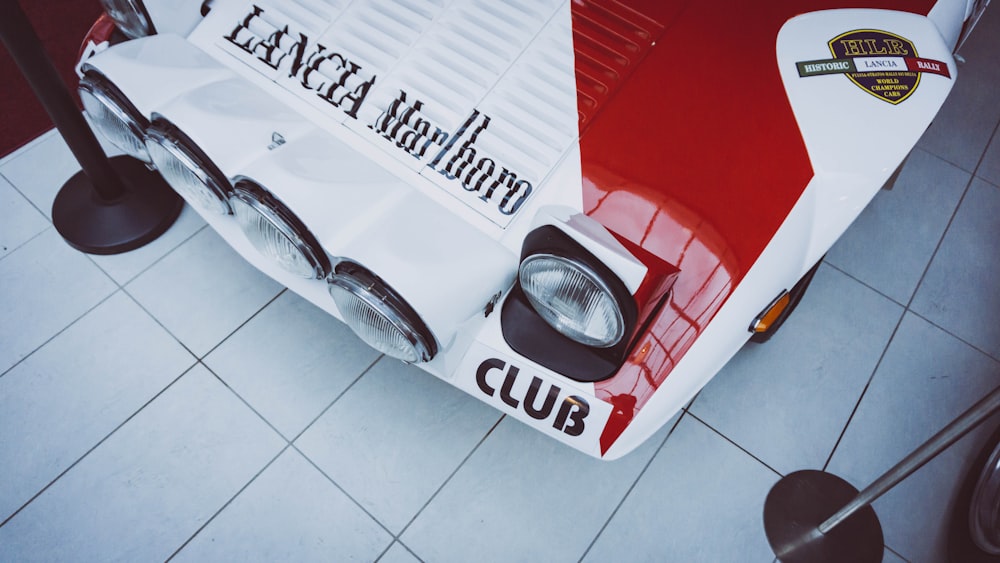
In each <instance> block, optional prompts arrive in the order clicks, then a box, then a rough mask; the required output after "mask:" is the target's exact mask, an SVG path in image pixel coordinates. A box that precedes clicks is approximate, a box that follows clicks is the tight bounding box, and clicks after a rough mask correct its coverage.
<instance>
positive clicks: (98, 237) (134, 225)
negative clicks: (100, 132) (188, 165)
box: [52, 156, 184, 254]
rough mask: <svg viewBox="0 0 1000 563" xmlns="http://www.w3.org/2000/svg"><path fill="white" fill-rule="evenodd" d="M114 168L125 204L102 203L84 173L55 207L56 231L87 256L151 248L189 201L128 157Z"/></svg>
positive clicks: (71, 182) (66, 188) (118, 159)
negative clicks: (122, 185)
mask: <svg viewBox="0 0 1000 563" xmlns="http://www.w3.org/2000/svg"><path fill="white" fill-rule="evenodd" d="M110 162H111V167H112V168H114V169H115V171H116V172H117V173H118V175H119V176H120V177H121V180H122V184H124V185H125V193H124V194H123V195H122V196H121V197H120V198H118V199H115V200H114V201H102V200H101V199H100V197H99V196H98V195H97V192H96V191H95V190H94V186H93V184H92V183H91V182H90V178H88V177H87V175H86V174H85V173H83V172H82V171H81V172H77V173H76V174H75V175H74V176H73V177H72V178H70V179H69V181H67V182H66V183H65V184H63V187H62V188H61V189H60V190H59V193H58V194H56V200H55V202H54V203H53V204H52V223H53V224H55V227H56V230H57V231H59V234H60V235H62V237H63V239H65V240H66V242H67V243H68V244H69V245H70V246H72V247H73V248H75V249H77V250H79V251H81V252H86V253H88V254H119V253H122V252H127V251H129V250H133V249H136V248H139V247H140V246H143V245H145V244H147V243H149V242H152V241H153V240H155V239H156V237H158V236H160V235H161V234H163V232H164V231H166V230H167V229H168V228H169V227H170V225H172V224H173V223H174V220H176V219H177V216H178V215H179V214H180V212H181V209H182V208H183V207H184V200H183V199H181V197H180V196H178V195H177V193H176V192H174V191H173V190H172V189H170V186H168V185H167V183H166V182H165V181H164V180H163V178H162V177H161V176H160V175H159V174H158V173H157V172H155V171H152V170H149V169H148V168H146V165H145V164H143V163H142V162H140V161H138V160H136V159H134V158H132V157H129V156H118V157H115V158H112V159H110Z"/></svg>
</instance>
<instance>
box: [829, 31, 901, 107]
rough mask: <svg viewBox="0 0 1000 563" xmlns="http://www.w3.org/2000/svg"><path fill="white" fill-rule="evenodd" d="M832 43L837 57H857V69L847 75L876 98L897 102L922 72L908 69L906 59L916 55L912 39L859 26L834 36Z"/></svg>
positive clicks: (855, 64) (830, 42)
mask: <svg viewBox="0 0 1000 563" xmlns="http://www.w3.org/2000/svg"><path fill="white" fill-rule="evenodd" d="M829 45H830V53H831V54H832V55H833V57H834V58H836V59H846V58H853V59H854V67H855V69H856V71H857V72H849V73H847V77H848V78H849V79H850V80H851V82H853V83H855V84H857V85H858V87H859V88H861V89H863V90H865V91H866V92H868V93H869V94H871V95H873V96H875V97H876V98H879V99H881V100H885V101H887V102H889V103H890V104H898V103H900V102H902V101H903V100H905V99H906V98H909V97H910V95H911V94H913V92H914V91H915V90H916V89H917V86H918V85H919V84H920V73H919V72H914V71H911V70H909V69H908V68H907V65H906V61H905V60H904V58H916V57H917V47H916V46H915V45H914V44H913V42H912V41H910V40H909V39H905V38H903V37H900V36H898V35H895V34H893V33H888V32H886V31H878V30H874V29H859V30H856V31H849V32H847V33H844V34H841V35H838V36H837V37H834V38H833V39H831V40H830V41H829Z"/></svg>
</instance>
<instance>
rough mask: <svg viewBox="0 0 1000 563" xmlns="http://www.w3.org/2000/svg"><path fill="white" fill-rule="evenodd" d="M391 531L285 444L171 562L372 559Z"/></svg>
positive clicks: (390, 540) (389, 537)
mask: <svg viewBox="0 0 1000 563" xmlns="http://www.w3.org/2000/svg"><path fill="white" fill-rule="evenodd" d="M390 543H392V536H391V535H390V534H389V533H388V532H387V531H385V529H384V528H382V527H381V526H379V525H378V523H377V522H375V521H374V520H372V518H371V517H370V516H368V515H367V514H365V513H364V511H363V510H361V508H359V507H358V505H356V504H354V502H352V501H351V500H350V499H349V498H347V496H346V495H344V493H343V492H341V490H340V489H338V488H337V487H336V486H334V484H333V483H331V482H330V481H329V480H328V479H327V478H326V477H324V476H323V474H322V473H320V472H319V471H317V470H316V468H315V467H313V466H312V465H310V464H309V462H308V461H306V460H305V458H303V457H302V455H301V454H299V453H298V452H297V451H295V450H294V449H291V448H289V449H288V450H286V451H285V452H284V453H282V454H281V456H280V457H279V458H278V459H277V460H275V462H274V463H273V464H272V465H271V466H269V467H268V468H267V469H266V470H264V472H263V473H261V474H260V476H258V477H257V479H255V480H254V482H253V483H250V485H249V486H248V487H247V488H246V489H245V490H244V491H243V492H241V493H240V495H239V496H238V497H236V499H235V500H233V502H232V503H231V504H230V505H229V506H227V507H226V509H225V510H223V511H222V512H221V513H220V514H219V515H218V516H217V517H216V518H215V519H214V520H212V521H211V522H210V523H209V524H208V526H206V527H205V529H203V530H202V531H201V532H200V533H199V534H198V535H197V536H195V538H194V539H193V540H192V541H191V543H189V544H187V545H186V546H185V547H184V549H183V550H181V551H180V553H178V554H177V557H176V558H174V559H173V561H374V560H375V559H376V558H377V557H378V556H379V554H381V553H382V552H383V551H385V549H386V548H387V547H388V546H389V544H390Z"/></svg>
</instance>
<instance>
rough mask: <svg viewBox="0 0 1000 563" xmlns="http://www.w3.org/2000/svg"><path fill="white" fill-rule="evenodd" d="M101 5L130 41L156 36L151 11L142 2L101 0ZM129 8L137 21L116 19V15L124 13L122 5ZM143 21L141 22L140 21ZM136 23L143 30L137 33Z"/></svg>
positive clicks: (140, 0)
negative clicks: (150, 15)
mask: <svg viewBox="0 0 1000 563" xmlns="http://www.w3.org/2000/svg"><path fill="white" fill-rule="evenodd" d="M99 1H100V3H101V8H102V9H103V10H104V13H106V14H108V17H110V18H111V20H112V21H114V22H115V27H117V28H118V30H119V31H121V32H122V34H123V35H125V37H127V38H129V39H139V38H140V37H147V36H149V35H156V26H155V25H154V24H153V18H151V17H149V10H147V9H146V4H145V3H143V1H142V0H99ZM123 3H124V4H125V5H126V6H127V10H128V12H130V13H131V14H132V15H133V16H135V18H136V21H127V20H122V19H120V18H116V17H115V14H119V13H122V12H123V10H122V9H121V8H122V7H123V6H122V4H123ZM138 20H141V21H138ZM136 23H138V26H139V27H141V28H142V29H141V30H139V31H140V32H139V33H137V29H136Z"/></svg>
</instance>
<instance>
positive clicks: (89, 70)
mask: <svg viewBox="0 0 1000 563" xmlns="http://www.w3.org/2000/svg"><path fill="white" fill-rule="evenodd" d="M82 72H83V76H82V77H80V82H79V85H78V86H77V95H78V96H79V97H80V102H81V103H83V104H84V106H85V107H86V104H85V103H84V100H83V95H84V94H85V93H86V94H89V95H90V96H92V97H93V98H94V99H95V100H96V101H97V102H98V103H100V104H101V105H102V106H104V107H105V108H107V109H108V110H109V111H110V112H111V113H112V114H113V115H114V116H115V117H117V118H118V119H119V120H120V121H121V122H122V123H124V124H125V125H126V126H127V127H128V129H129V131H130V132H131V133H132V134H133V135H135V137H136V139H137V140H138V141H139V142H138V146H139V147H141V150H142V154H135V153H133V152H131V151H129V150H128V149H126V148H124V147H121V146H118V144H117V143H115V142H114V140H112V139H111V138H110V136H108V135H107V134H105V133H104V132H103V131H102V133H101V134H102V135H103V136H104V137H105V138H106V139H108V141H110V142H111V143H112V144H114V145H115V146H118V148H119V149H121V150H123V151H125V152H126V153H128V154H129V155H130V156H132V157H134V158H137V159H139V160H141V161H142V162H144V163H146V164H152V162H153V159H152V157H151V156H149V150H148V148H147V147H146V138H147V132H148V130H149V127H150V121H149V119H147V118H146V116H144V115H142V113H140V112H139V109H138V108H136V107H135V104H133V103H132V101H131V100H129V99H128V97H127V96H126V95H125V94H124V93H123V92H122V91H121V89H119V88H118V86H117V85H116V84H115V83H114V82H113V81H112V80H111V79H110V78H108V77H107V76H106V75H105V74H104V73H102V72H100V71H99V70H97V69H95V68H94V67H92V66H90V65H84V67H83V68H82ZM88 113H89V112H88ZM94 125H95V126H96V127H98V128H101V126H100V124H99V123H97V122H96V121H95V122H94Z"/></svg>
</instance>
